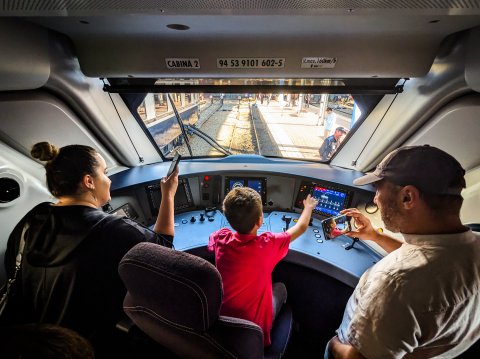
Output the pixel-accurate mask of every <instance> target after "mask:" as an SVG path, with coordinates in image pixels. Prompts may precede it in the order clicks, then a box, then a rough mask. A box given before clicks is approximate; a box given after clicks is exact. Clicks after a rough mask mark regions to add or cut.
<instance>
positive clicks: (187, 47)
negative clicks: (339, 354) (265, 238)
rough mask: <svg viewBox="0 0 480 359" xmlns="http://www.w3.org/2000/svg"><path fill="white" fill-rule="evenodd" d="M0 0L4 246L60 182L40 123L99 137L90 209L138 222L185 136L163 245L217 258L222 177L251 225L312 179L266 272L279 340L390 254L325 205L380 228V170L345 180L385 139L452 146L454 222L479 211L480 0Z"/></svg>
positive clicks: (283, 219) (314, 334)
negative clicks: (325, 148) (300, 224)
mask: <svg viewBox="0 0 480 359" xmlns="http://www.w3.org/2000/svg"><path fill="white" fill-rule="evenodd" d="M0 4H1V7H0V16H1V17H0V34H1V35H0V53H1V56H0V233H1V236H0V262H2V263H3V257H4V252H5V249H6V245H7V240H8V238H9V235H10V233H11V232H12V230H13V228H14V227H15V225H16V223H18V222H19V221H20V220H21V219H22V218H23V216H25V214H26V213H27V212H28V211H30V210H31V209H32V208H33V207H35V206H36V205H37V204H39V203H41V202H54V201H55V198H54V197H53V196H52V195H51V194H50V193H49V191H48V189H47V186H46V183H45V170H44V167H43V165H42V163H40V162H38V161H36V160H34V159H33V158H32V157H31V156H30V149H31V147H32V145H33V144H35V143H37V142H41V141H49V142H51V143H53V144H55V145H56V146H58V147H61V146H65V145H69V144H77V143H78V144H84V145H89V146H92V147H94V148H95V149H97V150H98V151H99V153H100V154H101V155H102V156H103V157H104V158H105V160H106V163H107V169H108V176H109V178H110V179H111V181H112V183H111V201H110V202H109V203H107V204H106V205H105V206H104V207H103V210H104V211H105V212H109V213H113V214H117V215H122V216H127V217H129V218H132V219H134V220H135V221H137V222H139V223H141V224H142V225H144V226H147V227H150V226H153V224H154V222H155V218H156V215H157V213H158V209H159V203H160V199H161V191H160V185H159V180H160V179H161V178H162V177H163V176H165V175H166V173H167V171H168V169H169V167H170V164H171V162H172V158H173V157H174V155H175V153H179V154H181V156H182V158H181V160H180V162H179V165H178V166H179V186H178V190H177V193H176V196H175V237H174V241H173V245H174V248H175V249H176V250H177V251H182V252H187V253H190V254H192V255H194V256H198V257H201V258H203V259H206V260H207V261H209V262H211V263H214V257H213V254H212V253H210V252H208V250H207V243H208V238H209V235H210V233H212V232H214V231H217V230H219V229H220V228H222V227H229V223H228V221H227V220H226V218H225V216H224V215H223V213H222V201H223V199H224V197H225V195H226V194H227V193H228V192H229V191H230V190H231V189H232V188H234V187H238V186H248V187H251V188H254V189H255V190H257V191H258V192H259V194H260V195H261V197H262V202H263V210H264V224H263V226H262V228H261V229H260V231H271V232H282V231H284V230H285V229H286V228H288V227H289V226H291V225H293V224H295V222H296V221H297V219H298V218H299V216H300V213H301V211H302V206H303V204H302V201H303V199H304V198H305V196H306V195H307V194H309V193H310V194H312V195H314V196H316V197H317V198H318V199H319V204H318V206H317V207H316V208H315V210H314V213H313V215H312V221H311V223H310V225H309V227H308V229H307V231H306V232H305V233H304V234H303V235H302V236H300V237H299V238H298V239H297V240H295V241H294V242H292V243H291V245H290V249H289V252H288V254H287V256H286V257H285V258H284V259H283V260H282V261H281V262H280V263H279V264H278V265H277V266H276V268H275V270H274V272H273V279H274V281H281V282H283V283H284V284H285V285H286V288H287V291H288V301H287V303H288V304H289V306H290V308H291V311H292V317H293V324H292V331H291V335H290V340H289V344H288V347H287V349H286V351H285V353H284V357H286V358H297V357H298V358H300V357H302V358H306V357H317V358H318V357H321V356H322V355H323V352H324V349H325V345H326V343H327V341H328V340H329V339H330V338H331V337H332V336H333V335H334V333H335V330H336V329H337V328H338V325H339V324H340V322H341V320H342V315H343V311H344V308H345V304H346V303H347V300H348V298H349V296H350V295H351V293H352V291H353V289H354V288H355V285H356V284H357V282H358V280H359V278H360V276H361V275H362V273H363V272H364V271H365V270H367V269H368V268H369V267H371V266H372V265H373V264H375V263H376V262H378V261H379V260H380V259H382V257H383V256H385V255H386V253H385V252H384V251H383V250H382V248H381V247H379V246H378V245H376V244H375V243H373V242H372V243H370V242H369V241H358V242H356V241H353V240H352V239H351V238H349V237H347V236H339V237H336V238H334V239H330V238H328V237H327V236H326V234H325V233H324V231H323V228H322V220H324V219H326V218H328V217H330V216H333V215H337V214H338V213H339V211H340V210H342V209H345V208H349V207H355V208H357V209H358V210H359V211H361V212H362V213H363V214H365V215H366V216H367V217H368V218H369V219H370V220H371V221H372V223H373V224H374V225H375V226H376V227H379V228H383V229H384V231H385V232H387V233H388V232H389V231H388V230H387V229H385V228H384V224H383V222H382V219H381V216H380V211H379V210H378V207H377V205H376V204H375V202H374V196H375V188H374V187H373V186H371V185H367V186H356V185H354V184H353V180H354V179H355V178H358V177H360V176H362V175H363V174H364V173H365V172H368V171H372V170H373V169H374V168H375V166H376V165H377V164H378V163H379V162H380V161H381V160H382V159H383V157H384V156H385V155H386V154H388V153H389V152H390V151H392V150H394V149H396V148H398V147H400V146H406V145H431V146H435V147H438V148H440V149H443V150H444V151H446V152H448V153H449V154H451V155H452V156H454V157H455V158H456V159H457V160H458V161H459V162H460V163H461V165H462V167H463V168H464V169H465V171H466V174H465V179H466V183H467V187H466V188H465V189H464V190H463V192H462V196H463V198H464V203H463V206H462V210H461V219H462V222H463V223H464V224H466V225H470V226H472V228H476V230H478V228H479V224H480V211H479V210H478V207H479V203H480V141H479V140H478V138H479V136H480V47H479V46H478V44H479V43H480V3H479V2H477V1H462V0H449V1H444V0H429V1H400V2H397V1H388V0H387V1H380V2H379V1H368V0H365V1H327V2H325V1H321V2H320V1H319V2H317V1H306V0H293V1H280V0H268V1H267V0H265V1H234V0H222V1H220V0H214V1H197V0H185V1H178V2H175V1H162V0H159V1H132V0H115V1H103V0H102V1H93V0H92V1H75V0H62V1H50V2H47V1H45V2H18V1H8V0H4V1H1V2H0ZM327 109H330V110H328V112H333V114H334V117H335V122H334V127H333V128H328V125H327V122H328V120H327V117H328V114H327ZM338 127H341V128H342V131H340V132H341V134H340V135H341V138H340V139H339V140H338V141H337V142H335V146H333V148H331V149H330V151H329V153H328V154H327V155H323V154H322V150H321V147H322V145H323V143H324V142H325V140H326V139H327V137H329V136H331V135H332V136H333V135H334V133H336V132H337V131H336V129H337V128H338ZM329 131H330V132H329ZM432 181H435V178H432ZM475 226H476V227H475ZM390 234H391V235H392V236H399V234H398V233H390ZM1 268H2V269H1V270H0V283H3V282H5V281H6V275H5V272H4V270H3V266H2V267H1ZM379 310H381V309H379ZM158 345H159V346H160V344H158ZM474 350H475V352H476V353H477V354H478V352H477V351H476V350H478V343H477V344H476V347H475V346H474V347H472V348H471V350H470V352H468V353H465V354H464V355H465V357H468V355H470V354H471V353H474ZM175 353H176V352H175V350H173V351H172V353H171V355H172V358H174V357H177V356H175ZM177 353H181V351H180V352H177ZM178 357H180V356H178ZM232 357H235V356H232ZM470 357H471V356H470Z"/></svg>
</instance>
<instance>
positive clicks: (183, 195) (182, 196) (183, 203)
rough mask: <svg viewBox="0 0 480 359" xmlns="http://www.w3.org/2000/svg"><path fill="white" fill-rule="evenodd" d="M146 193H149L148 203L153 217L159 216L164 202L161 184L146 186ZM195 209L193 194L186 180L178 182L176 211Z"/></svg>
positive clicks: (175, 202)
mask: <svg viewBox="0 0 480 359" xmlns="http://www.w3.org/2000/svg"><path fill="white" fill-rule="evenodd" d="M145 191H146V193H147V198H148V202H149V204H150V210H151V211H152V215H153V216H156V215H157V214H158V209H159V208H160V201H161V200H162V193H161V191H160V184H158V183H155V184H151V185H148V186H146V188H145ZM190 208H193V200H192V192H191V191H190V186H189V185H188V181H187V180H186V179H185V178H182V179H179V180H178V188H177V192H176V193H175V198H174V210H175V211H180V210H186V209H190Z"/></svg>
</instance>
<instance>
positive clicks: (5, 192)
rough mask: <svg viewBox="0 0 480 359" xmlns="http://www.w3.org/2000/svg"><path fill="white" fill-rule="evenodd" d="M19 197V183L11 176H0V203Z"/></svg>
mask: <svg viewBox="0 0 480 359" xmlns="http://www.w3.org/2000/svg"><path fill="white" fill-rule="evenodd" d="M18 197H20V184H19V183H18V182H17V181H16V180H14V179H12V178H0V203H9V202H12V201H13V200H15V199H17V198H18Z"/></svg>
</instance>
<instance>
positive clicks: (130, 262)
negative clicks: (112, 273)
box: [118, 243, 264, 359]
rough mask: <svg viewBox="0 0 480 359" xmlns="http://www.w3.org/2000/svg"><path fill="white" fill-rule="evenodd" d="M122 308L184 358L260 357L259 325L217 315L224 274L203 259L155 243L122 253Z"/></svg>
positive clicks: (261, 350)
mask: <svg viewBox="0 0 480 359" xmlns="http://www.w3.org/2000/svg"><path fill="white" fill-rule="evenodd" d="M118 270H119V273H120V277H121V278H122V280H123V282H124V283H125V286H126V288H127V295H126V297H125V300H124V310H125V313H126V314H127V315H128V316H129V317H130V318H131V319H132V320H133V322H134V323H135V324H136V325H137V326H138V327H139V328H140V329H141V330H142V331H143V332H145V333H146V334H147V335H148V336H150V337H151V338H152V339H154V340H155V341H157V342H158V343H160V344H161V345H163V346H165V347H166V348H168V349H169V350H170V351H172V352H173V353H175V354H176V355H178V356H180V357H182V358H249V359H256V358H263V356H264V354H263V333H262V330H261V328H260V327H259V326H258V325H256V324H254V323H252V322H250V321H247V320H242V319H238V318H231V317H223V316H219V311H220V305H221V303H222V296H223V293H222V280H221V277H220V273H219V272H218V271H217V269H216V268H215V267H214V266H213V265H212V264H210V263H209V262H207V261H206V260H204V259H202V258H200V257H196V256H194V255H191V254H188V253H185V252H179V251H175V250H172V249H169V248H166V247H162V246H160V245H157V244H153V243H139V244H137V245H136V246H135V247H133V248H132V249H131V250H130V251H129V252H128V253H127V254H126V255H125V256H124V258H123V259H122V261H121V262H120V265H119V269H118Z"/></svg>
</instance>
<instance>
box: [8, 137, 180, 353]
mask: <svg viewBox="0 0 480 359" xmlns="http://www.w3.org/2000/svg"><path fill="white" fill-rule="evenodd" d="M31 154H32V156H33V157H34V158H37V159H39V160H40V161H47V162H46V165H45V169H46V179H47V186H48V189H49V190H50V192H51V193H52V194H53V195H54V196H55V197H56V198H57V199H58V201H57V202H56V203H55V204H52V203H41V204H39V205H38V206H36V207H35V208H33V209H32V210H31V211H30V212H29V213H28V214H27V215H26V216H25V217H24V218H23V219H22V220H21V221H20V223H19V224H18V225H17V226H16V227H15V229H14V230H13V232H12V233H11V235H10V238H9V240H8V245H7V251H6V253H5V267H6V272H7V276H8V278H11V277H12V274H13V272H14V268H15V257H16V256H17V253H18V249H19V243H20V237H21V236H22V233H24V238H25V248H24V251H23V260H22V264H21V271H20V273H19V274H20V275H19V278H18V279H17V286H16V289H17V293H16V296H15V304H17V306H18V307H19V310H18V311H16V312H17V313H21V318H18V317H17V318H16V320H15V321H16V322H17V323H18V322H23V323H27V322H32V323H49V324H56V325H61V326H64V327H67V328H70V329H73V330H75V331H77V332H78V333H80V334H81V335H82V336H84V337H86V338H87V339H88V340H90V341H91V342H92V344H93V345H94V347H95V349H96V350H97V349H98V348H99V347H108V346H109V345H110V344H108V343H109V342H111V340H109V339H112V338H113V337H114V336H115V335H116V332H115V325H116V323H117V322H118V321H119V319H121V318H122V316H123V308H122V303H123V299H124V296H125V293H126V289H125V287H124V285H123V283H122V281H121V280H120V278H119V276H118V272H117V267H118V263H119V262H120V260H121V259H122V257H123V255H124V254H125V253H126V252H127V251H128V250H129V249H130V248H132V247H133V246H134V245H135V244H137V243H139V242H143V241H149V242H154V243H158V244H163V245H167V246H171V243H172V241H173V234H174V219H173V216H174V206H173V200H174V196H175V192H176V190H177V186H178V170H176V171H175V172H174V173H173V174H172V175H171V176H170V177H168V178H162V180H161V181H160V186H161V191H162V201H161V204H160V210H159V213H158V217H157V220H156V223H155V226H154V230H153V231H151V230H149V229H148V228H146V227H143V226H142V225H140V224H139V223H137V222H135V221H132V220H130V219H128V218H126V217H119V216H114V215H110V214H106V213H104V212H103V211H102V210H101V207H102V206H103V205H104V204H106V203H107V202H108V201H109V200H110V183H111V181H110V179H109V178H108V176H107V171H106V168H107V165H106V162H105V160H104V159H103V157H102V156H101V155H100V154H99V153H98V152H97V151H95V149H93V148H91V147H88V146H82V145H70V146H65V147H62V148H60V149H58V148H56V147H55V146H53V145H52V144H50V143H48V142H40V143H37V144H35V145H34V146H33V148H32V151H31ZM110 349H112V348H110Z"/></svg>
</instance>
